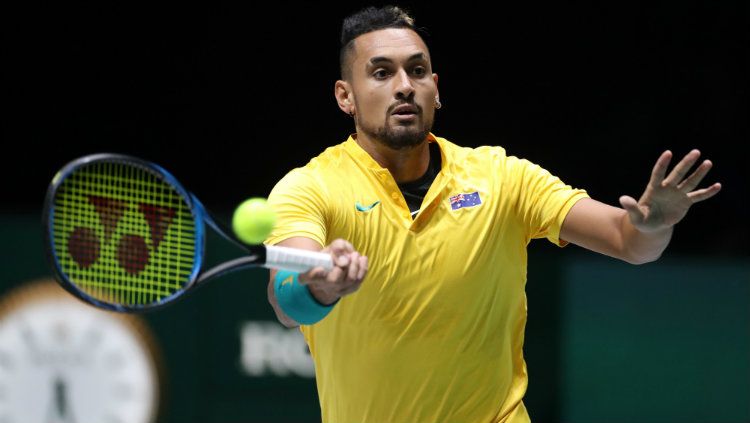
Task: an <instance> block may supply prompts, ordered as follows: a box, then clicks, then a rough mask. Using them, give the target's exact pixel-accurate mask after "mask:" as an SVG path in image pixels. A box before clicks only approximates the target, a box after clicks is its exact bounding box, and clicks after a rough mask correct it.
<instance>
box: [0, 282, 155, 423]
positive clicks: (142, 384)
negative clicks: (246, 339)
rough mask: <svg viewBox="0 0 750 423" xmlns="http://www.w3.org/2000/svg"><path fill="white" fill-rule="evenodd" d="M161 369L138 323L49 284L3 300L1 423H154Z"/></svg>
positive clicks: (0, 318) (0, 317) (39, 284)
mask: <svg viewBox="0 0 750 423" xmlns="http://www.w3.org/2000/svg"><path fill="white" fill-rule="evenodd" d="M160 363H161V357H160V353H159V349H158V346H157V344H156V342H155V341H154V337H153V336H152V335H151V333H150V331H149V330H148V327H147V326H146V324H145V322H144V321H143V320H141V319H140V318H138V317H136V316H133V315H122V314H116V313H113V312H107V311H103V310H100V309H97V308H94V307H91V306H88V305H86V304H84V303H83V302H81V301H80V300H78V299H76V298H74V297H72V296H71V295H70V294H68V293H67V292H65V291H64V290H63V289H62V288H61V287H60V286H59V285H58V284H57V283H56V282H54V281H52V280H42V281H36V282H32V283H28V284H24V285H22V286H20V287H19V288H16V289H15V290H12V291H11V292H9V293H8V294H6V295H5V296H4V297H3V298H2V299H0V423H53V422H54V423H68V422H70V423H145V422H153V421H155V420H156V417H157V415H158V411H159V410H158V409H159V402H160V394H161V388H160V387H161V380H162V378H161V377H160V376H161V373H162V366H161V365H160Z"/></svg>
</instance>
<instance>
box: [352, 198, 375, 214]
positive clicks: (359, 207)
mask: <svg viewBox="0 0 750 423" xmlns="http://www.w3.org/2000/svg"><path fill="white" fill-rule="evenodd" d="M378 204H380V200H378V201H376V202H374V203H372V204H370V205H369V206H363V205H362V204H359V201H357V202H356V203H355V204H354V207H356V208H357V211H361V212H366V211H369V210H372V208H373V207H375V206H377V205H378Z"/></svg>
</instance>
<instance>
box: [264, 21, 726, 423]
mask: <svg viewBox="0 0 750 423" xmlns="http://www.w3.org/2000/svg"><path fill="white" fill-rule="evenodd" d="M341 77H342V79H341V80H339V81H337V82H336V84H335V97H336V100H337V102H338V105H339V108H340V109H341V110H342V111H344V112H345V113H347V114H349V115H351V116H352V117H353V119H354V124H355V128H356V134H354V135H352V136H351V137H350V138H349V139H348V140H347V141H346V142H344V143H342V144H339V145H337V146H334V147H331V148H328V149H327V150H326V151H325V152H323V153H322V154H321V155H320V156H318V157H316V158H314V159H313V160H311V161H310V163H309V164H308V165H306V166H305V167H303V168H299V169H295V170H293V171H291V172H290V173H289V174H287V175H286V176H285V177H284V178H283V179H282V180H281V181H280V182H279V183H278V184H277V185H276V187H275V188H274V190H273V192H272V193H271V195H270V197H269V201H270V203H271V205H272V206H273V207H274V208H275V209H276V211H277V213H278V214H279V222H278V225H277V227H276V229H275V230H274V232H273V233H272V234H271V236H270V237H269V238H268V239H267V241H266V242H267V243H268V244H277V245H283V246H289V247H296V248H303V249H309V250H317V251H319V250H323V251H327V252H330V253H331V255H332V258H333V260H334V263H335V267H334V269H333V270H331V271H330V272H325V271H323V269H321V268H317V269H313V270H312V271H310V272H308V273H305V274H301V275H298V274H295V273H290V272H283V271H279V272H272V273H271V281H270V283H269V286H268V293H269V301H270V302H271V304H272V306H273V308H274V310H275V312H276V314H277V316H278V318H279V320H280V321H281V322H282V323H283V324H284V325H286V326H288V327H295V326H298V325H300V324H301V330H302V333H303V334H304V336H305V339H306V340H307V343H308V345H309V347H310V352H311V354H312V357H313V359H314V361H315V368H316V375H317V385H318V392H319V396H320V404H321V410H322V415H323V421H324V422H344V423H350V422H377V423H383V422H410V423H414V422H438V421H439V422H528V421H529V416H528V414H527V412H526V409H525V408H524V405H523V402H522V398H523V395H524V393H525V390H526V385H527V376H526V365H525V363H524V359H523V351H522V347H523V336H524V327H525V323H526V296H525V292H524V285H525V282H526V246H527V244H528V243H529V241H530V240H531V239H533V238H541V237H546V238H548V239H549V240H550V241H552V242H554V243H556V244H558V245H560V246H564V245H565V244H566V243H567V242H573V243H575V244H577V245H580V246H582V247H585V248H588V249H590V250H592V251H596V252H599V253H602V254H607V255H609V256H612V257H616V258H619V259H622V260H625V261H627V262H630V263H634V264H638V263H646V262H649V261H653V260H656V259H657V258H658V257H659V256H660V255H661V253H662V251H664V249H665V248H666V246H667V244H668V243H669V240H670V237H671V234H672V228H673V226H674V225H675V224H676V223H677V222H679V221H680V220H681V219H682V218H683V217H684V216H685V214H686V212H687V210H688V209H689V207H690V206H691V205H692V204H693V203H695V202H698V201H702V200H705V199H707V198H710V197H712V196H713V195H715V194H716V193H717V192H718V191H719V189H720V188H721V187H720V185H719V184H715V185H713V186H711V187H709V188H706V189H700V190H695V188H696V187H697V185H698V184H699V183H700V181H701V180H702V179H703V177H704V176H705V175H706V173H707V172H708V170H709V168H710V167H711V163H710V162H709V161H704V162H703V163H702V164H701V165H700V166H699V167H698V168H697V170H696V171H695V172H694V173H693V174H691V175H690V176H689V177H687V178H685V176H686V175H687V172H688V171H689V169H690V168H691V167H692V165H693V164H694V163H695V162H696V161H697V160H698V157H699V155H700V153H699V152H698V151H696V150H693V151H692V152H690V153H689V154H688V155H687V156H686V157H685V158H684V159H683V160H682V161H681V162H680V163H679V164H677V165H676V167H675V168H674V169H673V170H672V171H671V172H670V173H669V174H668V175H667V173H666V171H667V167H668V164H669V162H670V159H671V153H670V152H665V153H664V154H662V155H661V157H660V158H659V159H658V161H657V162H656V165H655V166H654V169H653V173H652V175H651V180H650V182H649V184H648V186H647V187H646V190H645V193H644V194H643V196H642V197H641V198H640V200H638V201H636V200H635V199H633V198H631V197H627V196H623V197H621V198H620V203H621V205H622V207H623V208H624V209H621V208H616V207H611V206H608V205H606V204H602V203H600V202H597V201H595V200H592V199H590V198H588V195H587V194H586V192H585V191H582V190H577V189H572V188H571V187H569V186H567V185H565V184H563V183H562V182H561V181H560V180H559V179H558V178H556V177H554V176H552V175H551V174H550V173H549V172H547V171H545V170H543V169H541V168H540V167H539V166H536V165H533V164H532V163H530V162H528V161H526V160H520V159H518V158H515V157H512V156H507V155H506V154H505V150H503V149H502V148H500V147H481V148H477V149H469V148H462V147H459V146H457V145H455V144H452V143H451V142H449V141H447V140H445V139H443V138H439V137H437V136H435V135H433V134H432V133H431V132H430V130H431V128H432V124H433V121H434V117H435V110H436V109H439V108H440V99H439V94H438V88H437V83H438V76H437V74H435V73H433V71H432V67H431V60H430V53H429V50H428V49H427V46H426V45H425V43H424V41H423V40H422V38H421V37H420V36H419V34H418V33H417V32H416V30H415V27H414V24H413V21H412V19H411V18H410V17H409V16H408V15H406V14H405V13H404V12H403V11H401V10H400V9H398V8H394V7H385V8H381V9H375V8H368V9H365V10H363V11H361V12H359V13H357V14H355V15H353V16H351V17H349V18H347V19H346V20H345V21H344V26H343V31H342V49H341ZM694 190H695V191H694ZM324 246H325V248H324ZM365 276H367V278H366V281H365V282H364V283H363V280H365Z"/></svg>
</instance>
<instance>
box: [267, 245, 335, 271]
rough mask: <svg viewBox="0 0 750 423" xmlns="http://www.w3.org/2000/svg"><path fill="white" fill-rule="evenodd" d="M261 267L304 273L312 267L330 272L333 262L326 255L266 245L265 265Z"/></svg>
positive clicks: (328, 255)
mask: <svg viewBox="0 0 750 423" xmlns="http://www.w3.org/2000/svg"><path fill="white" fill-rule="evenodd" d="M263 267H268V268H273V269H284V270H291V271H292V272H300V273H304V272H307V271H308V270H310V269H312V268H313V267H322V268H324V269H325V270H331V269H333V261H332V260H331V255H330V254H328V253H320V252H317V251H310V250H301V249H299V248H289V247H279V246H275V245H267V246H266V264H264V265H263Z"/></svg>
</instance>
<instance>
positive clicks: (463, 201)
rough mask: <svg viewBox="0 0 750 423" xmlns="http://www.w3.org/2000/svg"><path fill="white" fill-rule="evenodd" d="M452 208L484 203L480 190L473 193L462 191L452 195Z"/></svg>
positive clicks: (456, 208)
mask: <svg viewBox="0 0 750 423" xmlns="http://www.w3.org/2000/svg"><path fill="white" fill-rule="evenodd" d="M450 203H451V210H458V209H460V208H464V207H474V206H478V205H480V204H482V199H481V198H479V192H477V191H475V192H472V193H468V194H467V193H462V194H457V195H454V196H452V197H450Z"/></svg>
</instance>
